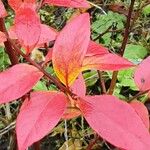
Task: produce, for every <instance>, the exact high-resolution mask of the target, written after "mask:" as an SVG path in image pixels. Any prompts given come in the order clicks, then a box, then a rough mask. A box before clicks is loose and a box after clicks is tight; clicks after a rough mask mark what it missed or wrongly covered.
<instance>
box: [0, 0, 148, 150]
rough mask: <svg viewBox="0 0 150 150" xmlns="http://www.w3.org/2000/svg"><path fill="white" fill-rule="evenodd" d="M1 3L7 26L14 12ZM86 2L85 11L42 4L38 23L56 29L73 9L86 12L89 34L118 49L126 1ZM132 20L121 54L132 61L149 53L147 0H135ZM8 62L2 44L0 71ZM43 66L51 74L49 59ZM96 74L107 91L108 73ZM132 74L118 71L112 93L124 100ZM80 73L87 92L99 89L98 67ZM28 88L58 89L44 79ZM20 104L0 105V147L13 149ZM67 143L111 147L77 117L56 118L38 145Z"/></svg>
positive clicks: (51, 148) (55, 148)
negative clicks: (88, 4) (86, 8)
mask: <svg viewBox="0 0 150 150" xmlns="http://www.w3.org/2000/svg"><path fill="white" fill-rule="evenodd" d="M3 2H4V4H5V7H6V8H7V10H8V12H9V15H8V17H7V18H6V26H7V28H9V27H10V26H11V25H12V24H13V18H14V12H13V10H12V9H11V8H10V7H9V5H8V3H7V1H6V0H3ZM89 2H90V3H91V8H90V9H88V10H84V9H73V8H65V7H54V6H48V5H45V6H43V7H42V8H41V9H40V10H39V15H40V18H41V21H42V22H43V23H45V24H47V25H49V26H51V27H53V28H55V29H57V30H58V31H60V30H61V29H62V28H63V27H64V26H65V24H66V22H67V21H68V20H69V18H70V17H71V16H72V15H73V14H75V13H79V12H85V11H86V12H89V13H90V14H91V33H92V34H91V39H92V40H94V41H96V42H97V43H101V44H103V45H104V46H106V47H107V48H108V49H109V51H110V52H112V53H119V51H120V47H121V44H122V40H123V35H124V30H125V24H126V17H127V14H128V9H129V5H130V0H122V1H121V0H91V1H89ZM131 22H132V23H131V31H130V35H129V40H128V44H127V46H126V50H125V53H124V57H125V58H127V59H128V60H130V61H132V62H133V63H134V64H139V63H140V62H141V61H142V60H143V59H144V58H145V57H147V56H148V55H149V53H150V1H149V0H136V2H135V5H134V12H133V14H132V21H131ZM52 45H53V43H52V42H50V44H49V46H50V47H51V46H52ZM46 53H47V51H46V50H45V49H43V48H41V49H39V50H38V52H36V53H33V54H32V55H33V56H32V58H33V59H35V60H37V61H39V59H41V61H42V58H43V57H44V56H45V55H46ZM20 61H21V62H24V61H25V60H23V59H21V60H20ZM10 65H11V64H10V61H9V58H8V56H7V54H6V53H5V51H4V48H3V47H0V70H1V71H3V70H5V69H6V68H7V67H9V66H10ZM148 67H149V66H148ZM45 69H46V70H47V71H48V72H49V73H50V74H52V75H54V72H53V69H52V65H51V63H49V64H48V65H47V67H46V68H45ZM100 73H101V76H102V78H103V80H104V83H105V85H106V90H108V88H109V86H110V81H111V78H112V72H100ZM133 73H134V69H128V70H124V71H120V72H119V75H118V79H117V85H116V88H115V92H114V95H116V96H117V97H119V98H120V99H123V100H126V101H128V100H129V99H130V98H131V97H133V96H134V95H135V94H137V93H138V92H139V91H138V89H137V87H136V85H135V83H134V79H133ZM83 76H84V79H85V82H86V86H87V95H95V94H102V90H101V89H102V88H101V86H100V85H101V84H100V75H99V73H98V72H97V71H86V72H83ZM33 90H35V91H38V90H57V88H56V86H55V85H53V84H52V83H47V79H46V78H44V79H43V80H41V81H39V82H38V83H37V85H36V86H35V87H34V89H33ZM139 100H140V101H142V102H143V103H145V105H146V106H147V108H148V109H149V110H150V103H149V99H148V98H147V97H146V95H144V96H141V97H139ZM20 105H21V102H20V101H15V102H12V103H10V104H7V105H1V106H0V150H7V149H8V150H16V139H15V138H14V137H15V130H14V127H15V119H16V116H17V114H18V111H19V108H20ZM66 133H67V137H66V136H65V135H66ZM93 143H94V144H93ZM92 144H93V145H92ZM66 145H68V146H69V150H90V146H91V145H92V146H93V147H92V149H93V150H116V148H114V147H113V146H112V145H110V144H109V143H107V142H106V141H105V140H103V139H100V138H98V137H97V135H96V134H95V133H94V132H93V131H92V129H91V128H89V126H88V124H87V123H86V121H85V120H84V119H83V118H82V117H78V118H74V119H72V120H67V121H60V123H59V124H58V125H57V127H55V128H54V130H53V131H52V132H51V133H50V134H49V135H47V136H46V137H45V138H44V139H42V140H41V144H40V146H41V150H66ZM29 149H30V150H32V149H33V148H32V147H31V148H29Z"/></svg>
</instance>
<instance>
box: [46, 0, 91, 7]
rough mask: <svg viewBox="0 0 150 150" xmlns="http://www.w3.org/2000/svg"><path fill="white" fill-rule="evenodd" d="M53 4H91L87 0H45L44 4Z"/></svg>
mask: <svg viewBox="0 0 150 150" xmlns="http://www.w3.org/2000/svg"><path fill="white" fill-rule="evenodd" d="M45 3H47V4H51V5H56V6H64V7H75V8H82V7H83V8H89V7H90V5H89V4H88V2H87V1H86V0H44V3H43V4H45Z"/></svg>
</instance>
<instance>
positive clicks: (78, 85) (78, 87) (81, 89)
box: [71, 73, 86, 97]
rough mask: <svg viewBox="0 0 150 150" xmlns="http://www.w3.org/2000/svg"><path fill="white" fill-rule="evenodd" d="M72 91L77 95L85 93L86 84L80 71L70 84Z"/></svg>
mask: <svg viewBox="0 0 150 150" xmlns="http://www.w3.org/2000/svg"><path fill="white" fill-rule="evenodd" d="M71 89H72V92H73V93H74V94H76V95H78V96H81V97H83V96H85V94H86V85H85V81H84V78H83V75H82V73H81V74H80V75H79V76H78V78H77V79H76V80H75V82H74V83H73V85H72V86H71Z"/></svg>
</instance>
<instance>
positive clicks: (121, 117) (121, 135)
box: [80, 95, 150, 150]
mask: <svg viewBox="0 0 150 150" xmlns="http://www.w3.org/2000/svg"><path fill="white" fill-rule="evenodd" d="M80 109H81V111H82V113H83V115H84V117H85V119H86V120H87V122H88V123H89V125H90V126H91V127H92V128H93V129H94V130H95V131H96V132H97V133H98V134H99V135H100V136H101V137H103V138H104V139H106V140H107V141H108V142H110V143H111V144H113V145H115V146H116V147H118V148H122V149H126V150H147V148H148V147H150V135H149V131H148V130H147V128H146V127H145V125H144V124H143V122H142V120H141V118H140V117H139V116H138V115H137V113H136V112H135V110H134V109H133V108H132V107H131V106H130V105H129V104H128V103H126V102H124V101H121V100H118V99H117V98H115V97H114V96H109V95H103V96H91V97H90V96H89V97H85V98H84V100H81V101H80Z"/></svg>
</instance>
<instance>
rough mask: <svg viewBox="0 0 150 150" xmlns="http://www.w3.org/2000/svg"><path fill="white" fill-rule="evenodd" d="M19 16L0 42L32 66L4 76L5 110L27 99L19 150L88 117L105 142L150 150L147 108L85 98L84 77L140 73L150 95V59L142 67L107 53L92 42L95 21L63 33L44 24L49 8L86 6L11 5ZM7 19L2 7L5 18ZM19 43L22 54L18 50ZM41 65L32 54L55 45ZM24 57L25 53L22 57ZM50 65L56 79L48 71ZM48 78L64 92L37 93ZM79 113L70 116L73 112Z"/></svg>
mask: <svg viewBox="0 0 150 150" xmlns="http://www.w3.org/2000/svg"><path fill="white" fill-rule="evenodd" d="M8 2H9V5H10V6H11V7H12V9H13V10H14V11H15V18H14V25H13V26H12V27H11V28H10V29H9V30H8V31H2V32H0V42H1V43H3V42H5V41H9V42H10V43H11V44H12V47H13V49H14V50H15V51H17V52H16V55H18V54H19V55H22V56H23V57H24V58H25V59H26V60H27V62H28V63H19V64H15V65H13V66H12V67H10V68H8V69H7V70H5V71H3V72H1V73H0V104H4V103H8V102H11V101H14V100H17V99H19V98H20V99H22V100H24V101H23V104H22V106H21V108H20V112H19V114H18V117H17V121H16V135H17V143H18V149H19V150H25V149H27V148H28V147H29V146H31V145H32V144H33V143H35V142H37V141H39V140H40V139H42V138H43V137H44V136H46V135H47V134H48V133H49V132H50V131H51V130H52V129H53V128H54V127H55V126H56V125H57V124H58V122H59V121H60V120H61V119H72V118H74V117H77V116H79V115H83V116H84V118H85V119H86V121H87V122H88V124H89V126H90V127H91V128H92V129H93V130H94V131H95V132H96V133H97V134H98V135H99V136H100V137H102V138H103V139H105V140H106V141H108V142H109V143H111V144H112V145H114V146H116V147H117V148H120V149H125V150H147V149H148V148H149V147H150V135H149V118H148V113H147V110H146V108H145V106H144V105H143V104H142V103H140V102H138V101H133V102H131V103H127V102H125V101H123V100H120V99H118V98H117V97H115V96H112V95H107V94H104V95H94V96H90V95H87V94H86V85H85V81H84V78H83V76H82V72H83V71H87V70H93V69H95V70H101V71H118V70H122V69H127V68H130V67H136V71H135V75H134V79H135V83H136V84H137V87H138V88H139V90H140V91H142V92H143V91H148V90H149V89H150V80H149V76H150V70H149V69H148V67H147V66H150V57H148V58H146V59H145V60H144V61H143V62H142V63H141V64H140V65H135V64H133V63H131V62H130V61H128V60H127V59H125V58H123V57H121V56H119V55H117V54H114V53H110V52H109V50H108V49H107V48H105V47H104V46H103V45H100V44H98V43H96V42H94V41H92V40H91V39H90V35H91V33H90V15H89V14H88V13H83V14H79V15H76V16H73V17H72V18H71V19H70V20H69V21H68V22H67V24H66V25H65V27H64V28H63V29H62V30H61V31H60V32H58V31H56V30H55V29H53V28H51V27H49V26H47V25H45V24H42V23H41V21H40V17H39V15H38V13H37V12H38V9H39V8H40V7H41V6H42V5H44V4H48V5H56V6H64V7H74V8H89V7H90V5H89V3H88V2H87V1H86V0H44V1H43V3H41V4H40V5H39V3H37V2H36V1H35V0H24V1H22V0H9V1H8ZM6 16H7V12H6V10H5V8H4V5H3V4H2V2H1V1H0V17H1V19H2V18H4V17H6ZM14 40H18V41H19V44H20V45H21V48H22V49H23V50H24V52H22V50H21V48H19V47H17V46H16V45H15V44H14V42H13V41H14ZM54 40H55V43H54V46H53V48H52V49H50V50H49V53H48V54H47V56H46V60H45V62H44V63H43V64H42V65H39V64H37V63H36V62H34V61H33V60H31V58H30V53H31V52H32V51H33V50H34V49H36V48H38V47H40V46H41V45H44V44H45V43H47V42H49V41H54ZM19 51H20V52H19ZM49 61H51V62H52V65H53V69H54V72H55V75H56V77H53V76H51V75H50V74H48V73H47V72H46V71H45V70H44V65H46V64H47V62H49ZM43 77H47V78H48V79H49V80H51V81H52V82H53V83H54V84H56V86H58V88H59V89H60V90H58V91H38V92H33V91H32V88H33V87H34V85H35V84H36V83H37V82H38V81H39V80H40V79H42V78H43ZM71 107H73V108H77V109H76V110H74V111H73V110H71V109H69V108H71Z"/></svg>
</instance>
